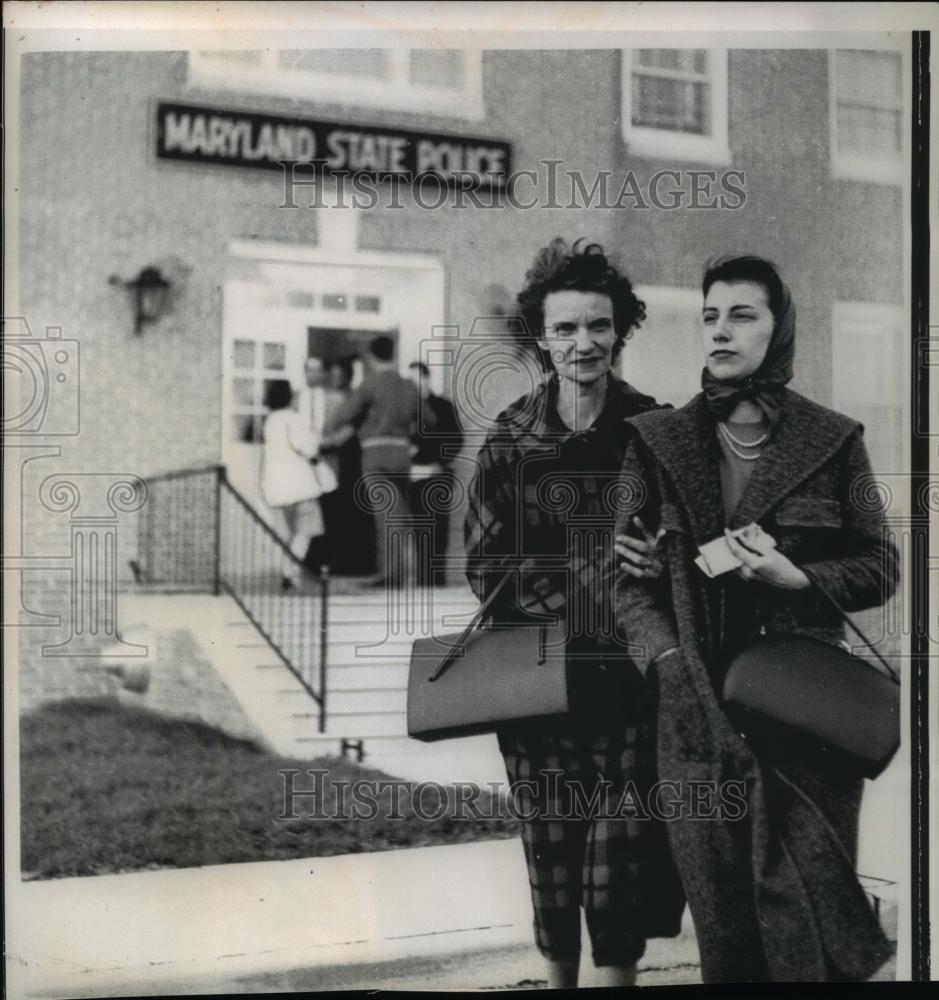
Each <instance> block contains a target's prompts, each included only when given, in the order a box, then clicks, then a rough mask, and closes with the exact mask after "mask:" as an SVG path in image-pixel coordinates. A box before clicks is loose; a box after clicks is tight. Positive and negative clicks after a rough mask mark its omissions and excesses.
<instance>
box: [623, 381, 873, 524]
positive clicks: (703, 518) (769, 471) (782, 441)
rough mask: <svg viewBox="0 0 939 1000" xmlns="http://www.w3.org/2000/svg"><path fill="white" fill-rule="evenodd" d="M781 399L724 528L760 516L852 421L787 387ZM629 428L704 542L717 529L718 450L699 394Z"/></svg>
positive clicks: (835, 444)
mask: <svg viewBox="0 0 939 1000" xmlns="http://www.w3.org/2000/svg"><path fill="white" fill-rule="evenodd" d="M781 403H782V419H781V420H780V422H779V426H778V427H777V428H776V431H775V432H774V434H773V437H772V438H771V439H770V442H769V443H768V444H767V446H766V448H765V450H764V451H763V454H762V456H761V458H760V461H759V462H757V463H756V467H755V468H754V470H753V475H752V477H751V479H750V481H749V483H748V484H747V488H746V490H745V491H744V494H743V496H742V497H741V500H740V504H739V505H738V507H737V510H736V511H735V513H734V516H733V521H732V523H731V527H734V528H736V527H741V526H743V525H745V524H749V523H750V522H751V521H759V520H760V518H762V517H764V516H765V515H766V514H767V513H768V512H769V511H770V510H772V508H773V507H775V506H776V505H777V504H779V502H780V501H781V500H783V499H784V498H785V497H787V496H788V495H789V494H790V493H792V492H793V491H794V490H795V489H797V488H798V487H799V486H800V485H801V484H802V483H803V482H804V481H805V480H806V479H807V478H808V477H809V476H811V475H812V473H813V472H815V471H816V470H817V469H819V468H820V467H821V466H822V465H824V463H825V462H826V461H828V459H829V458H831V456H832V455H834V454H835V452H837V451H838V449H839V448H840V447H841V446H842V444H843V443H844V442H845V440H847V438H848V437H849V436H850V435H851V434H852V433H854V431H855V430H856V429H857V428H858V424H857V422H856V421H853V420H851V419H850V418H848V417H845V416H842V415H841V414H839V413H835V412H834V411H832V410H828V409H826V408H825V407H823V406H819V405H818V404H817V403H813V402H812V401H811V400H809V399H806V398H805V397H804V396H801V395H799V394H798V393H796V392H792V391H791V390H788V389H787V390H786V391H785V392H784V394H783V396H782V399H781ZM635 427H636V430H637V431H638V433H639V435H640V437H641V438H642V440H643V441H644V442H645V443H646V445H647V446H648V447H649V448H650V450H651V451H652V453H653V454H654V456H655V457H656V459H657V460H658V461H659V462H660V464H661V465H662V466H663V467H664V468H665V469H666V471H667V472H668V474H669V476H670V478H671V479H672V482H673V483H674V484H675V489H676V491H677V493H678V495H679V498H680V499H681V502H682V504H683V506H684V507H685V509H686V510H687V512H688V516H689V519H690V521H691V524H692V529H693V531H694V535H695V539H696V540H697V541H698V542H699V543H700V542H706V541H709V540H710V539H712V538H714V537H715V536H717V535H719V534H722V533H723V530H724V508H723V503H722V499H721V492H720V465H719V457H720V449H719V445H718V443H717V435H716V433H715V427H714V421H713V418H712V417H711V415H710V413H709V412H708V409H707V403H706V400H705V398H704V394H703V393H702V394H699V395H698V396H695V398H694V399H692V400H691V402H690V403H688V404H687V405H686V406H683V407H682V408H681V409H680V410H674V411H671V412H662V413H655V414H649V415H648V416H646V417H641V418H639V419H638V420H637V421H636V423H635Z"/></svg>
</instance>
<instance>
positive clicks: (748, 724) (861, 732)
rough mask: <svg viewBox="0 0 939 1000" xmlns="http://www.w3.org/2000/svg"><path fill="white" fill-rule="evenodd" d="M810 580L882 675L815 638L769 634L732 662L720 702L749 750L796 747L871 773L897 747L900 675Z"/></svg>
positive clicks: (880, 767) (871, 775) (880, 768)
mask: <svg viewBox="0 0 939 1000" xmlns="http://www.w3.org/2000/svg"><path fill="white" fill-rule="evenodd" d="M811 579H812V578H811V577H810V580H811ZM812 583H813V585H814V586H815V588H816V589H817V590H818V591H819V592H820V593H821V595H822V596H823V597H824V598H825V599H826V600H827V601H828V603H829V604H831V605H832V606H833V607H834V608H835V609H836V610H837V611H838V613H839V614H840V615H841V617H842V618H843V619H844V621H845V622H846V623H847V624H848V625H850V626H851V628H853V629H854V631H855V632H857V634H858V635H859V636H860V637H861V639H862V641H863V642H864V643H865V644H866V645H867V646H868V647H869V648H870V650H871V652H872V653H873V654H874V655H875V656H876V657H877V659H878V660H879V661H880V662H881V663H882V664H883V666H884V668H885V670H886V673H883V672H882V671H880V670H878V669H877V668H876V667H875V666H874V665H873V664H872V663H869V662H868V661H867V660H862V659H860V658H859V657H857V656H852V655H851V654H850V653H849V652H847V650H845V649H843V648H841V647H839V646H833V645H831V644H830V643H827V642H823V641H822V640H820V639H813V638H811V637H809V636H802V635H768V636H764V637H762V638H760V639H757V640H756V641H755V642H753V643H751V644H750V645H749V646H748V647H747V648H746V649H745V650H743V652H741V653H739V654H738V655H737V656H736V657H735V658H734V660H733V661H732V662H731V664H730V667H729V669H728V671H727V674H726V676H725V678H724V704H725V707H726V708H727V710H728V715H729V716H730V717H731V719H732V720H733V721H734V722H735V723H736V724H737V725H738V726H739V727H740V728H741V729H742V731H743V734H744V736H745V737H746V738H747V739H748V740H749V741H750V742H752V743H753V744H754V745H755V747H756V746H759V745H760V744H761V743H762V745H763V746H765V747H768V748H769V749H770V750H772V749H774V748H775V749H777V750H778V749H780V748H786V749H796V750H799V749H801V750H803V751H805V752H806V753H810V754H813V755H814V759H816V760H817V759H820V758H826V757H827V758H828V759H830V760H832V762H833V763H836V764H837V765H839V766H841V767H843V768H846V769H848V770H850V771H855V772H857V773H858V774H860V775H862V776H863V777H866V778H876V777H877V776H878V775H879V774H880V773H881V772H882V771H883V770H884V769H885V768H886V767H887V765H888V764H889V763H890V761H891V760H892V759H893V756H894V754H895V753H896V752H897V748H898V747H899V745H900V680H899V678H898V677H897V674H896V672H895V671H894V670H893V669H892V668H891V667H890V665H889V664H888V663H887V662H886V661H885V660H884V658H883V657H882V656H881V655H880V654H879V653H878V652H877V651H876V650H875V649H874V647H873V645H872V644H871V642H870V640H868V639H867V637H866V636H865V635H864V633H863V632H862V631H861V630H860V629H859V628H858V627H857V625H855V624H854V622H853V621H851V619H850V618H849V617H848V616H847V614H846V613H845V612H844V610H843V609H842V608H841V607H840V606H839V605H838V603H837V602H836V601H835V600H834V598H832V597H831V595H830V594H828V593H827V591H825V590H824V589H823V588H822V587H821V586H820V585H819V584H818V583H817V582H816V581H814V580H812Z"/></svg>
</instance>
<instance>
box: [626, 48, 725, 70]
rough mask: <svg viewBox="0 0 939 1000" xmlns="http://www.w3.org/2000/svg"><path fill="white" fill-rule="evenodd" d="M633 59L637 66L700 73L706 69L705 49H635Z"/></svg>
mask: <svg viewBox="0 0 939 1000" xmlns="http://www.w3.org/2000/svg"><path fill="white" fill-rule="evenodd" d="M635 60H636V65H637V66H641V67H643V68H649V69H665V70H675V71H679V72H683V73H701V74H702V75H703V74H706V73H707V71H708V54H707V50H706V49H636V54H635Z"/></svg>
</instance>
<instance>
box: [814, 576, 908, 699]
mask: <svg viewBox="0 0 939 1000" xmlns="http://www.w3.org/2000/svg"><path fill="white" fill-rule="evenodd" d="M800 568H801V569H802V572H803V573H805V575H806V576H807V577H808V578H809V582H810V583H811V584H812V586H813V587H814V588H815V589H816V590H817V591H818V592H819V593H820V594H821V595H822V597H824V598H825V600H826V601H828V603H829V604H830V605H831V606H832V607H833V608H834V609H835V611H837V612H838V614H839V615H840V616H841V618H842V620H843V621H844V623H845V624H846V625H848V626H850V627H851V628H852V629H854V631H855V632H856V633H857V635H858V636H859V637H860V639H861V641H862V642H863V643H864V645H865V646H867V648H868V649H869V650H870V651H871V652H872V653H873V654H874V656H875V657H877V659H878V660H879V661H880V663H881V664H882V665H883V667H884V669H885V670H886V671H887V676H888V677H889V678H890V679H891V680H892V681H893V682H894V683H896V684H899V683H900V677H899V675H898V674H897V672H896V671H895V670H894V669H893V667H891V666H890V664H889V663H888V662H887V661H886V660H885V659H884V658H883V657H882V656H881V655H880V653H878V652H877V650H876V649H875V648H874V644H873V643H872V642H871V641H870V639H868V638H867V636H866V635H865V634H864V633H863V632H862V631H861V629H860V628H859V627H858V626H857V625H856V624H855V623H854V621H852V619H851V618H849V617H848V613H847V611H845V610H844V608H843V607H842V606H841V605H840V604H839V603H838V602H837V601H836V600H835V598H834V597H832V595H831V594H829V593H828V591H827V590H826V589H825V588H824V587H823V586H822V585H821V584H820V583H819V582H818V580H816V579H815V577H814V576H813V575H812V574H811V573H810V572H809V571H808V570H807V569H806V568H805V567H804V566H803V567H800Z"/></svg>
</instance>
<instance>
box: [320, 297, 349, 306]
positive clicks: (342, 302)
mask: <svg viewBox="0 0 939 1000" xmlns="http://www.w3.org/2000/svg"><path fill="white" fill-rule="evenodd" d="M323 308H324V309H345V308H346V297H345V295H324V296H323Z"/></svg>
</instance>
